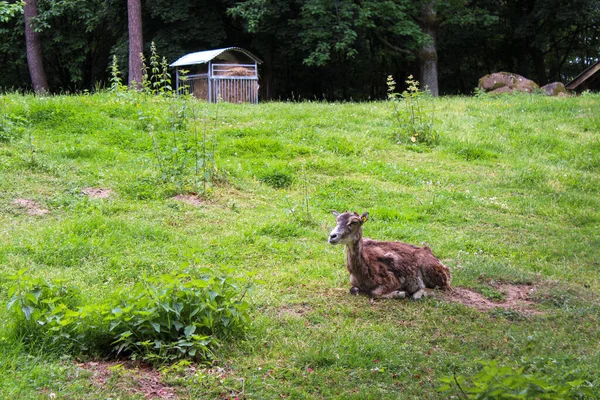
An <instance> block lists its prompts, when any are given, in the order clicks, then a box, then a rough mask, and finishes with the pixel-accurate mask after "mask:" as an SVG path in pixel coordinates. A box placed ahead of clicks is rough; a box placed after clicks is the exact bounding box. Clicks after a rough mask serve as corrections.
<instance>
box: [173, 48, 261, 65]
mask: <svg viewBox="0 0 600 400" xmlns="http://www.w3.org/2000/svg"><path fill="white" fill-rule="evenodd" d="M228 51H237V52H240V53H243V54H245V55H246V56H247V57H250V58H251V59H252V60H253V61H255V62H257V63H258V64H262V61H261V60H260V58H258V57H256V56H255V55H254V54H252V53H250V52H249V51H248V50H244V49H242V48H240V47H226V48H224V49H216V50H206V51H198V52H196V53H190V54H186V55H185V56H183V57H181V58H180V59H179V60H177V61H175V62H174V63H172V64H171V67H181V66H184V65H195V64H204V63H207V62H209V61H212V60H214V59H215V58H217V57H218V56H219V55H221V54H223V53H226V52H228Z"/></svg>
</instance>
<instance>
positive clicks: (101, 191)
mask: <svg viewBox="0 0 600 400" xmlns="http://www.w3.org/2000/svg"><path fill="white" fill-rule="evenodd" d="M81 193H83V194H85V195H86V196H87V197H89V198H90V199H106V198H109V197H110V196H111V195H112V194H113V191H112V190H111V189H105V188H94V187H88V188H84V189H81Z"/></svg>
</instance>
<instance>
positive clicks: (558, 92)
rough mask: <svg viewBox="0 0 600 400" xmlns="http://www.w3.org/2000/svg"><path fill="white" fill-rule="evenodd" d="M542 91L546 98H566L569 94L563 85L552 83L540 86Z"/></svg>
mask: <svg viewBox="0 0 600 400" xmlns="http://www.w3.org/2000/svg"><path fill="white" fill-rule="evenodd" d="M542 90H543V91H544V92H545V93H546V94H547V95H548V96H566V95H568V94H569V93H568V92H567V89H566V88H565V85H563V84H562V83H561V82H552V83H549V84H547V85H544V86H542Z"/></svg>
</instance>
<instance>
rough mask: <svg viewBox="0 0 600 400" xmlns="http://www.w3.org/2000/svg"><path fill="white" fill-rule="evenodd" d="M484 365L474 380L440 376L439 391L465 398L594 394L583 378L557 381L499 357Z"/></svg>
mask: <svg viewBox="0 0 600 400" xmlns="http://www.w3.org/2000/svg"><path fill="white" fill-rule="evenodd" d="M481 365H482V369H481V370H480V371H479V372H478V373H477V374H476V375H475V376H474V377H473V378H472V379H471V380H468V379H467V378H465V377H464V376H462V375H458V376H457V375H456V374H454V375H453V376H446V377H444V378H441V379H440V382H442V383H443V384H444V385H443V386H441V387H440V388H439V389H438V391H439V392H441V393H445V394H447V395H449V394H455V395H458V396H459V397H460V398H465V399H570V398H574V397H577V396H591V395H592V392H591V390H590V389H589V388H588V387H586V386H585V381H584V380H582V379H575V380H572V381H568V382H566V383H555V382H550V381H549V380H548V379H546V378H544V377H541V376H538V375H535V374H534V373H528V371H526V368H525V367H520V368H516V369H515V368H512V367H509V366H499V365H498V362H497V361H483V362H481Z"/></svg>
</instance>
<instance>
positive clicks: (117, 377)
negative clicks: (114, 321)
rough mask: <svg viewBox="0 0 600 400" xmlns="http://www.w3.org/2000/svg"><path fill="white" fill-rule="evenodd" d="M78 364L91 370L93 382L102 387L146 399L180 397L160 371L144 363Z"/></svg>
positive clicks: (105, 362) (97, 362)
mask: <svg viewBox="0 0 600 400" xmlns="http://www.w3.org/2000/svg"><path fill="white" fill-rule="evenodd" d="M76 365H77V366H78V367H79V368H82V369H84V370H86V371H89V372H90V373H91V374H92V376H91V380H92V383H93V384H94V385H96V386H98V387H99V388H100V389H105V388H106V389H110V388H116V389H119V390H121V391H124V392H127V393H129V394H132V395H143V396H144V398H146V399H178V398H179V394H178V393H177V392H176V391H175V388H173V387H171V386H169V385H166V384H165V383H163V382H162V378H161V375H160V372H158V371H157V370H155V369H152V368H150V367H149V366H146V365H143V364H139V363H134V362H131V361H128V362H123V363H118V362H107V361H90V362H86V363H76Z"/></svg>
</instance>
